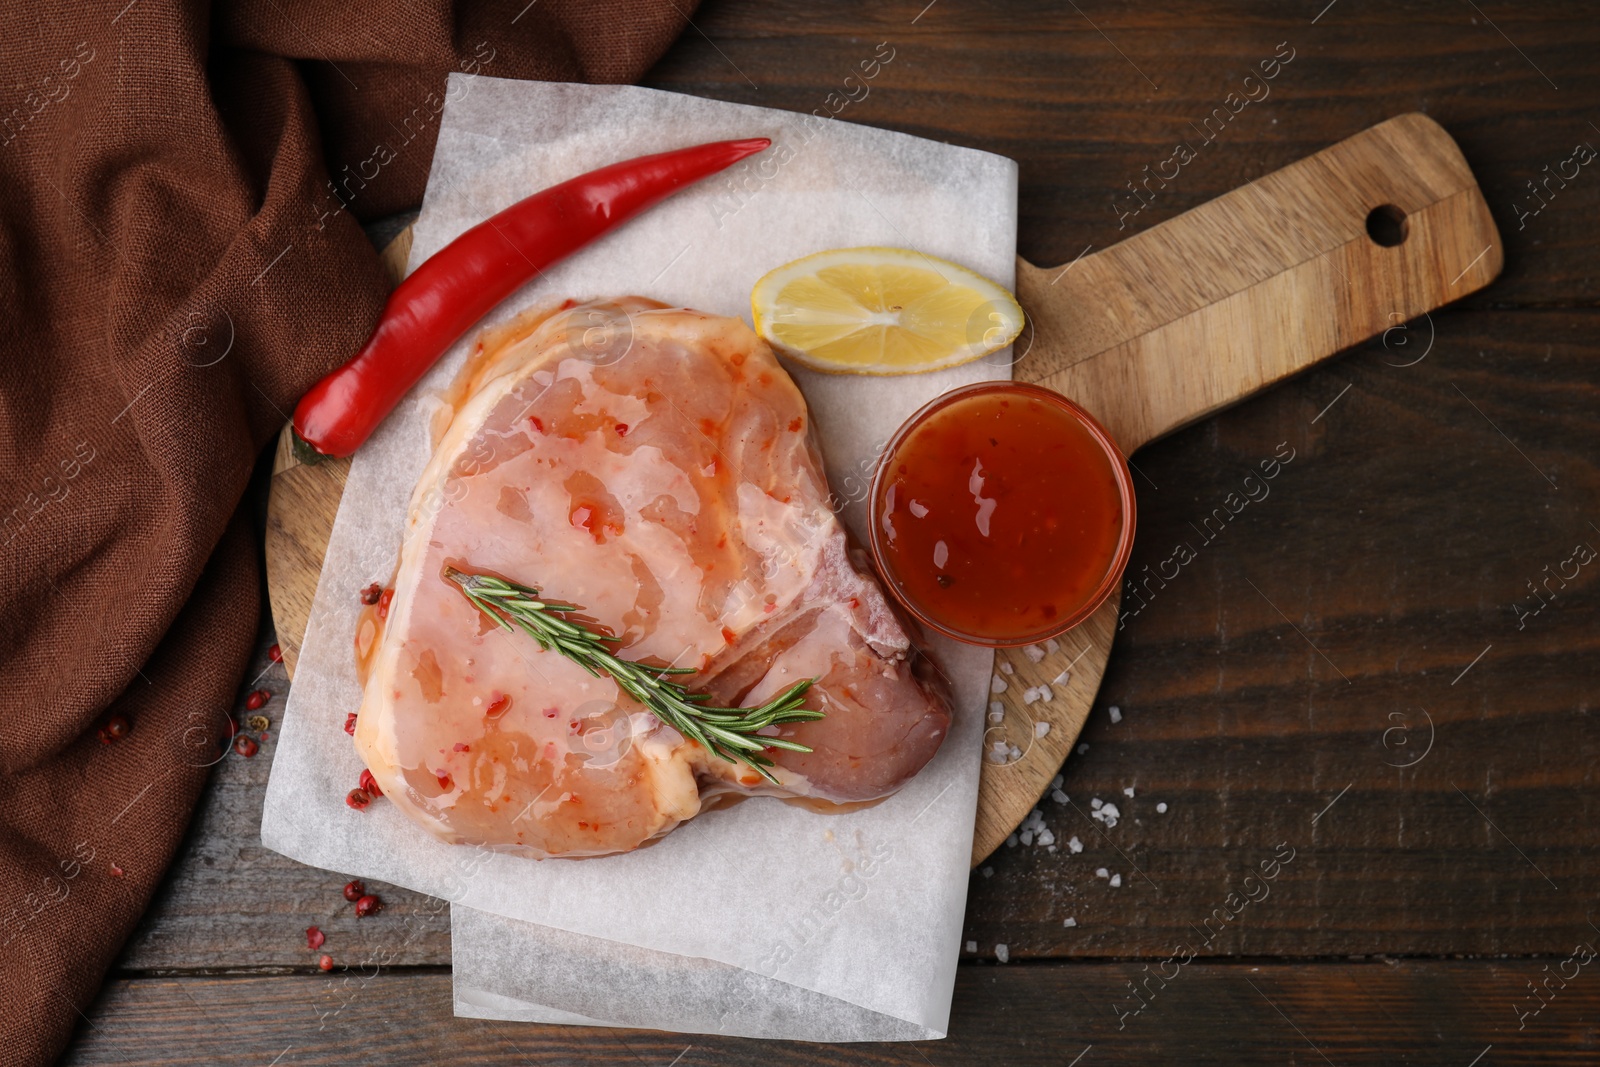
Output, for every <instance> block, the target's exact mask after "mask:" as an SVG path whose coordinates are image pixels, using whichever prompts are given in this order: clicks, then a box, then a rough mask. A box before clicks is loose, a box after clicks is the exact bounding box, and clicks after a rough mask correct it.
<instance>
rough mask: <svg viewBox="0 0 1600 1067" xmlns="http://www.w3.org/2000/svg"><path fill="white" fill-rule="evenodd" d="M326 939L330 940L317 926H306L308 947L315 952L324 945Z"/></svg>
mask: <svg viewBox="0 0 1600 1067" xmlns="http://www.w3.org/2000/svg"><path fill="white" fill-rule="evenodd" d="M326 940H328V935H327V934H324V933H323V932H322V931H321V930H320V929H318V928H317V927H315V926H308V927H306V948H309V949H311V950H312V951H313V952H315V951H316V950H317V949H319V948H321V947H322V943H323V942H324V941H326Z"/></svg>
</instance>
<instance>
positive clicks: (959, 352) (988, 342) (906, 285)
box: [750, 248, 1022, 374]
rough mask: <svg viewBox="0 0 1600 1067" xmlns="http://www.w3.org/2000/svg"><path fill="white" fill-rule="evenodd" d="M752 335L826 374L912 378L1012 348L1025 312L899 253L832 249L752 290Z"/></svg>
mask: <svg viewBox="0 0 1600 1067" xmlns="http://www.w3.org/2000/svg"><path fill="white" fill-rule="evenodd" d="M750 310H751V313H752V315H753V316H754V318H755V324H756V332H757V333H759V334H760V335H761V336H762V337H763V338H764V339H765V340H766V341H767V342H768V343H769V344H771V345H772V346H773V347H774V348H775V349H777V350H778V351H779V352H780V353H781V354H783V355H785V356H788V357H790V358H792V359H794V360H796V361H798V362H800V363H803V364H805V365H806V366H808V367H812V368H814V369H816V370H820V371H826V372H828V373H830V374H916V373H919V372H921V371H930V370H939V369H941V368H943V367H953V366H955V365H956V364H958V363H966V362H969V361H970V360H974V359H977V358H978V357H980V356H983V355H987V354H988V353H990V352H993V351H996V350H997V349H1001V348H1004V347H1005V346H1006V345H1008V344H1010V343H1011V342H1012V341H1013V340H1014V339H1015V338H1016V336H1017V334H1019V333H1021V332H1022V308H1021V307H1020V306H1018V304H1017V301H1016V298H1015V297H1013V296H1012V295H1011V294H1010V293H1009V292H1007V291H1006V290H1005V289H1004V288H1002V287H1000V286H998V285H996V284H995V283H994V282H991V281H990V280H989V279H987V278H985V277H983V276H982V275H979V274H974V273H973V272H972V271H970V270H968V269H967V268H965V267H961V266H957V265H956V264H954V263H951V262H950V261H949V260H944V259H938V258H936V257H934V256H927V255H923V254H922V253H921V252H913V251H911V250H909V249H905V248H836V249H834V250H832V251H830V252H818V253H816V254H815V255H810V256H805V257H803V258H801V259H797V260H795V261H794V262H793V263H787V264H785V265H784V266H781V267H779V268H778V269H777V270H775V271H772V272H770V273H769V274H767V275H766V276H764V277H763V278H762V279H761V280H760V281H758V282H756V286H755V289H754V290H752V291H751V293H750Z"/></svg>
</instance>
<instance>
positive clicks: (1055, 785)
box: [1050, 774, 1066, 789]
mask: <svg viewBox="0 0 1600 1067" xmlns="http://www.w3.org/2000/svg"><path fill="white" fill-rule="evenodd" d="M1065 781H1066V778H1065V777H1063V776H1062V775H1059V774H1058V775H1056V776H1055V777H1054V778H1052V779H1050V788H1051V789H1060V788H1061V783H1062V782H1065Z"/></svg>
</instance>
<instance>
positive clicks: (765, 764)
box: [444, 567, 823, 785]
mask: <svg viewBox="0 0 1600 1067" xmlns="http://www.w3.org/2000/svg"><path fill="white" fill-rule="evenodd" d="M444 576H445V577H446V578H448V579H450V580H451V581H452V582H455V583H456V585H458V586H460V588H461V592H462V593H463V594H464V595H465V596H466V598H467V599H468V600H470V601H472V603H473V604H474V605H476V606H477V608H478V610H479V611H482V612H483V613H484V614H485V615H487V616H489V617H490V618H491V619H493V620H494V621H495V622H496V623H498V624H499V625H501V626H502V627H504V628H505V629H507V630H511V629H513V624H514V625H515V627H516V628H520V629H522V630H523V631H524V632H526V633H527V634H528V636H530V637H532V638H533V639H534V640H535V641H537V642H539V647H540V648H542V649H544V650H545V651H546V652H559V653H561V654H562V655H563V656H566V657H567V658H568V659H570V660H572V661H573V662H575V663H577V664H578V665H579V666H580V667H582V668H583V669H585V670H586V671H588V672H589V673H590V674H592V675H594V676H595V677H599V676H600V672H601V671H604V672H605V673H607V674H609V675H610V676H611V677H612V678H613V679H615V680H616V683H617V684H618V685H620V686H621V687H622V688H623V690H624V691H625V692H627V693H628V695H629V696H631V697H633V698H634V699H635V700H637V701H638V702H639V703H641V704H643V705H644V706H645V707H646V708H648V709H649V710H650V712H651V713H652V714H653V715H655V717H656V718H658V719H660V720H661V721H662V722H664V723H666V724H667V725H668V726H671V727H672V728H673V729H675V730H677V731H678V732H679V733H681V734H683V735H684V736H685V737H687V738H690V739H691V740H693V741H697V742H699V743H700V745H701V746H702V747H703V748H705V749H706V751H708V752H711V753H713V754H715V755H717V756H720V757H721V758H723V759H725V760H728V761H729V762H733V761H734V760H735V759H738V760H743V761H744V762H745V763H746V764H747V765H749V767H750V768H751V769H752V770H754V771H755V772H756V773H757V774H759V775H761V777H763V778H765V779H766V780H767V781H769V782H771V783H773V784H774V785H776V784H777V779H776V778H774V777H773V776H772V772H771V771H769V770H768V769H767V768H769V767H771V766H772V765H773V764H772V760H770V759H768V758H767V757H766V756H764V755H763V754H762V753H763V752H764V751H765V750H766V749H769V748H782V749H787V750H789V751H790V752H810V751H811V749H809V748H807V747H806V746H805V745H802V744H799V743H797V742H794V741H788V740H785V739H783V738H780V737H764V736H757V735H758V733H759V731H761V730H763V729H765V728H767V727H768V726H776V725H781V724H783V723H789V722H807V721H810V720H814V719H820V718H822V717H823V714H822V712H820V711H812V710H811V709H809V708H805V707H801V701H802V700H803V699H804V698H805V694H806V690H807V689H810V688H811V683H812V682H814V681H816V679H815V678H807V679H805V680H804V681H799V682H796V683H795V684H794V685H791V686H790V687H789V688H788V689H785V690H784V691H783V692H781V693H779V694H778V695H777V696H775V697H773V698H772V699H771V700H769V701H767V703H765V704H763V705H761V706H760V707H758V708H719V707H714V706H711V705H708V704H706V703H705V701H708V700H710V699H711V696H710V694H708V693H691V692H689V691H688V690H687V689H686V688H684V687H683V686H682V685H681V684H679V683H678V682H675V681H673V680H672V678H671V676H672V675H675V674H693V673H694V670H693V668H690V667H652V666H651V665H649V664H647V663H636V662H634V661H633V660H627V659H619V658H617V657H616V656H614V655H612V653H611V650H610V649H609V648H607V647H606V642H608V641H611V642H614V641H617V640H618V638H615V637H611V636H608V635H606V634H600V633H596V632H595V631H593V630H591V629H589V628H588V627H586V626H584V625H582V624H581V623H577V622H574V621H572V620H571V619H570V618H567V617H566V616H567V614H568V613H570V612H575V611H578V610H579V608H578V606H577V605H575V604H561V603H557V602H555V601H550V600H544V599H541V597H540V596H539V590H537V589H534V588H532V587H530V586H526V585H519V584H517V583H516V582H508V581H506V580H505V579H503V578H495V577H493V576H491V575H487V574H467V573H465V572H464V571H458V570H456V569H455V568H454V567H449V568H446V569H445V572H444Z"/></svg>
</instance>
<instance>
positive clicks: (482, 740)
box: [355, 298, 950, 856]
mask: <svg viewBox="0 0 1600 1067" xmlns="http://www.w3.org/2000/svg"><path fill="white" fill-rule="evenodd" d="M455 399H456V400H457V401H458V402H457V403H456V404H454V405H452V406H449V407H447V409H446V410H445V411H443V412H442V414H441V418H442V419H443V418H448V424H447V425H445V426H443V427H442V428H441V434H440V436H439V441H438V444H437V447H436V450H435V453H434V456H433V459H432V461H431V462H430V463H429V465H428V467H427V469H426V471H425V472H424V474H423V476H422V478H421V480H420V482H419V484H418V486H417V489H416V492H415V494H414V495H413V498H412V503H411V510H410V515H409V520H408V527H407V534H406V538H405V542H404V544H403V546H402V548H401V553H400V563H399V568H398V572H397V574H396V578H395V583H394V592H393V598H392V601H391V602H389V603H387V604H386V618H384V619H383V620H381V621H380V620H377V619H376V618H373V617H369V618H368V619H367V620H366V622H365V623H364V626H363V633H362V634H361V635H360V636H359V638H358V651H359V652H360V653H361V654H362V659H363V662H364V664H365V667H366V670H367V682H366V689H365V693H364V695H363V700H362V704H361V709H360V715H359V718H358V723H357V727H356V734H355V736H356V747H357V750H358V751H359V752H360V754H361V756H362V758H363V759H364V760H365V761H366V763H367V766H368V767H369V768H371V770H372V772H373V774H374V776H375V777H376V778H377V781H378V784H379V785H380V786H381V787H382V789H383V792H384V795H385V796H386V797H388V798H389V799H391V800H392V801H393V802H394V803H396V804H398V805H400V807H401V808H402V809H403V810H404V811H405V812H406V813H407V814H408V815H410V816H411V817H412V818H413V819H415V820H416V821H417V822H419V823H421V824H422V825H424V826H425V827H427V828H428V829H429V830H430V831H432V832H433V833H435V834H437V835H438V836H440V837H442V838H444V839H446V840H449V841H459V842H471V843H476V844H484V845H491V846H499V847H504V848H507V849H510V850H513V851H518V852H522V853H524V854H527V855H531V856H586V855H598V854H603V853H608V852H618V851H625V850H627V849H632V848H635V847H637V846H639V845H641V844H643V843H645V842H647V841H650V840H651V839H652V838H655V837H658V836H660V835H661V834H664V833H666V832H668V831H670V830H671V829H672V828H673V827H675V826H676V825H678V824H679V823H680V822H682V821H683V820H685V819H689V818H692V817H693V816H694V815H695V814H697V813H698V812H699V811H700V810H701V806H702V803H703V801H704V800H706V799H708V798H710V797H712V796H715V795H719V794H726V793H747V794H767V795H776V796H787V797H807V798H814V799H815V800H818V801H826V802H833V803H841V804H842V803H849V802H857V801H868V800H873V799H876V798H879V797H883V796H885V795H887V794H889V793H891V792H893V791H894V790H895V789H897V788H899V787H900V786H901V785H902V784H903V783H904V782H905V781H906V780H908V779H909V778H910V777H911V776H912V775H914V774H915V773H916V772H917V771H918V770H920V769H921V768H922V767H923V766H924V765H925V764H926V763H927V762H928V760H930V759H931V758H932V757H933V755H934V753H935V752H936V751H937V750H938V748H939V744H940V742H941V741H942V740H943V739H944V736H945V734H946V733H947V732H948V728H949V724H950V709H949V701H948V698H947V696H946V695H945V691H944V688H943V687H942V685H940V684H939V682H938V680H937V678H936V676H935V674H934V672H933V670H932V664H931V663H930V662H929V661H928V660H926V659H925V658H923V657H922V656H920V655H919V654H918V653H917V651H916V650H915V649H914V648H913V646H912V644H911V642H910V640H909V639H908V637H907V634H906V631H905V629H904V628H903V626H902V624H901V622H900V621H899V619H898V618H897V616H896V615H895V613H894V612H893V611H891V609H890V608H889V606H888V604H887V603H886V601H885V599H884V596H883V594H882V592H881V591H880V589H879V588H878V585H877V583H876V582H875V580H874V579H873V578H872V577H871V576H870V575H869V574H867V573H864V568H862V567H860V565H859V563H858V562H857V561H858V560H859V558H860V557H859V556H853V553H852V549H851V546H850V545H849V544H848V543H847V539H846V535H845V533H844V530H843V528H842V527H841V526H840V524H839V522H838V520H837V518H836V517H835V515H834V513H833V511H832V510H831V508H830V506H829V504H830V501H829V494H828V487H827V483H826V481H825V479H824V477H823V474H822V465H821V462H820V460H819V457H818V455H817V452H816V448H815V445H814V443H813V438H812V433H811V427H810V421H809V418H808V414H807V411H806V406H805V401H804V400H803V399H802V397H801V395H800V392H799V390H798V389H796V388H795V385H794V383H793V381H791V380H790V378H789V376H788V375H787V374H786V373H785V372H784V370H783V369H782V367H780V366H779V364H778V362H777V360H776V359H775V358H774V357H773V355H772V352H771V350H770V349H768V347H767V346H766V344H765V343H763V342H762V341H761V340H760V339H759V338H757V337H756V336H755V334H754V333H752V332H751V331H750V329H749V328H748V327H747V326H745V325H744V324H743V323H742V322H739V321H738V320H734V319H726V318H721V317H718V316H714V315H708V314H704V313H701V312H697V311H690V310H684V309H674V308H666V307H663V306H661V305H659V304H656V303H654V302H652V301H647V300H642V299H639V298H629V299H626V300H622V301H616V302H608V303H601V304H586V305H580V306H577V307H570V308H565V309H562V310H559V311H556V312H554V313H551V312H545V313H542V314H534V315H529V316H525V317H524V318H523V319H521V320H519V321H517V322H515V323H513V324H512V325H511V326H508V327H505V328H503V329H501V330H500V331H498V332H497V333H496V334H494V335H491V336H489V337H487V338H485V341H484V343H483V346H482V348H481V349H480V351H479V353H478V355H477V356H476V357H475V358H474V360H473V362H472V364H471V365H470V367H469V369H468V371H467V372H465V373H464V375H463V378H462V382H461V384H460V386H459V387H458V394H457V395H456V397H455ZM447 568H457V569H459V570H462V571H467V572H474V573H490V574H495V575H498V576H501V577H504V578H507V579H510V580H513V581H517V582H520V583H522V584H524V585H530V586H535V587H537V588H538V589H540V590H541V591H542V593H543V595H544V596H546V597H549V598H551V599H553V600H560V601H566V602H568V603H571V604H576V605H579V606H580V607H581V608H582V611H583V617H584V618H585V619H587V620H590V621H591V623H592V624H593V625H596V626H597V627H602V628H604V629H605V630H606V631H607V632H610V633H613V634H615V635H617V636H619V637H620V638H621V639H622V640H621V642H620V645H619V646H618V655H620V656H622V657H623V658H626V659H633V660H640V661H644V662H650V663H657V664H670V665H674V666H680V667H692V668H694V669H695V671H696V673H694V674H692V675H682V676H680V679H681V680H682V682H683V684H685V685H686V686H687V687H688V688H689V689H690V690H692V691H704V692H709V693H711V694H712V696H713V698H714V700H715V701H716V702H717V703H720V704H724V705H727V706H731V707H747V706H754V705H757V704H760V703H763V702H764V701H766V700H767V699H769V698H770V697H772V696H773V695H774V694H776V693H778V692H780V691H781V690H783V689H785V688H786V687H788V686H789V685H791V684H793V683H794V682H796V681H798V680H801V679H805V678H816V679H817V681H816V683H815V684H814V685H813V686H812V687H811V689H810V691H809V693H808V694H807V698H806V704H807V706H808V707H811V708H815V709H817V710H820V711H823V712H824V713H825V714H826V717H825V718H823V719H821V720H819V721H815V722H802V723H794V724H789V725H786V726H783V727H781V728H778V729H779V731H780V733H779V736H783V737H788V738H791V739H793V740H795V741H798V742H800V743H802V744H805V745H808V746H810V747H811V749H812V751H811V752H810V753H796V752H786V751H782V750H777V749H769V750H768V755H769V756H771V757H772V758H773V759H774V760H775V762H776V764H777V766H776V767H775V768H773V773H774V775H775V777H776V778H777V780H778V784H777V785H776V786H774V785H772V784H771V783H769V782H767V781H765V780H764V779H762V778H761V777H760V776H758V775H757V774H755V773H754V772H753V771H752V770H751V769H750V768H749V767H748V766H746V765H744V764H743V763H733V762H730V761H727V760H724V759H721V758H718V757H716V756H714V755H713V754H711V753H708V752H706V751H705V750H704V749H703V748H701V747H700V746H699V745H698V744H696V743H694V742H692V741H689V740H686V739H685V738H684V737H683V736H682V735H680V734H679V733H678V732H677V731H676V730H674V729H672V728H671V727H669V726H667V725H664V724H663V723H661V722H660V721H658V720H657V719H656V718H655V717H654V716H653V715H651V714H649V713H648V712H647V711H646V710H645V709H644V708H643V706H642V705H640V704H638V703H636V702H635V701H634V700H633V699H632V698H631V697H629V696H627V695H626V694H625V693H623V692H621V691H620V690H619V688H618V686H617V685H616V683H615V682H613V681H612V680H611V678H610V677H608V676H605V675H600V676H598V677H597V676H595V675H592V674H590V673H588V672H587V671H585V670H584V668H583V667H581V666H579V665H578V664H577V663H574V662H573V661H571V660H569V659H567V658H565V657H564V656H562V655H560V654H559V653H555V652H546V651H543V650H541V649H540V648H539V646H538V645H537V644H536V643H535V642H534V640H533V639H532V638H531V637H529V636H528V635H526V634H524V633H522V632H520V631H518V632H507V631H505V630H502V629H499V628H497V627H495V626H494V625H493V624H492V623H491V622H490V620H489V619H488V618H487V617H486V616H484V615H482V614H481V613H480V612H479V611H478V610H477V609H476V608H475V607H474V606H473V605H472V604H471V603H470V602H469V601H468V600H467V599H466V598H465V597H464V596H463V595H462V594H461V591H460V589H459V588H458V587H457V586H456V585H455V584H454V583H452V582H451V581H449V580H448V579H446V578H445V577H444V572H445V571H446V569H447Z"/></svg>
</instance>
